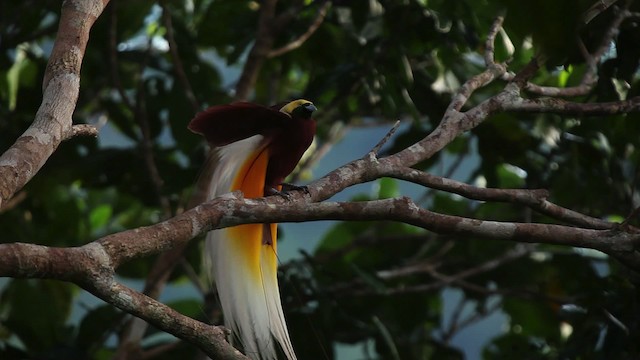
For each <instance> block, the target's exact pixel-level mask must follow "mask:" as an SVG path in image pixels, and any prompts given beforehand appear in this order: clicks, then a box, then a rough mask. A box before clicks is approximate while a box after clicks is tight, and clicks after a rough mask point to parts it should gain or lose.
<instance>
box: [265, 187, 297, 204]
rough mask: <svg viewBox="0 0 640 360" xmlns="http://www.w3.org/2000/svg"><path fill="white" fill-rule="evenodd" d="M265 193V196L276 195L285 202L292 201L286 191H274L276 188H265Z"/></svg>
mask: <svg viewBox="0 0 640 360" xmlns="http://www.w3.org/2000/svg"><path fill="white" fill-rule="evenodd" d="M265 193H266V194H267V195H278V196H281V197H282V198H284V199H285V200H287V201H291V200H293V199H292V198H291V194H289V193H288V192H286V191H280V190H278V189H276V188H272V187H270V188H267V189H266V191H265Z"/></svg>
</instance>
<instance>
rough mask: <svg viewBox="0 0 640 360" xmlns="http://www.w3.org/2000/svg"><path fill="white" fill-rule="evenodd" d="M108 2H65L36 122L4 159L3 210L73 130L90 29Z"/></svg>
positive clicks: (0, 162)
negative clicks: (73, 115) (7, 201)
mask: <svg viewBox="0 0 640 360" xmlns="http://www.w3.org/2000/svg"><path fill="white" fill-rule="evenodd" d="M108 2H109V1H108V0H102V1H99V0H93V1H89V0H87V1H84V0H69V1H65V2H64V3H63V4H62V12H61V14H60V25H59V28H58V33H57V36H56V41H55V43H54V46H53V49H52V51H51V57H50V58H49V63H48V64H47V70H46V72H45V75H44V80H43V83H42V89H43V99H42V104H41V105H40V108H39V109H38V112H37V113H36V117H35V120H34V122H33V124H31V126H30V127H29V128H28V129H27V130H26V131H25V132H24V133H23V134H22V136H20V137H19V138H18V140H16V142H15V143H14V144H13V145H12V146H11V147H10V148H9V149H8V150H7V151H6V152H5V153H4V154H2V156H0V179H2V180H1V181H0V206H1V205H2V203H3V202H4V201H6V200H8V199H9V198H11V197H12V196H13V194H14V193H15V192H16V191H18V190H20V189H21V188H22V187H23V186H24V185H25V184H26V183H27V182H29V180H31V178H32V177H33V176H35V174H36V173H38V171H39V170H40V168H41V167H42V166H43V165H44V163H45V162H46V161H47V159H48V158H49V156H51V154H52V153H53V152H54V151H55V150H56V149H57V147H58V145H59V144H60V142H61V141H62V140H63V139H65V138H66V137H67V136H68V134H69V132H71V125H72V119H71V116H72V114H73V111H74V109H75V106H76V102H77V101H78V93H79V89H80V66H81V64H82V59H83V57H84V52H85V49H86V45H87V41H88V40H89V30H90V29H91V26H93V23H94V22H95V20H96V19H97V18H98V16H100V14H101V13H102V10H103V9H104V7H105V6H106V4H107V3H108Z"/></svg>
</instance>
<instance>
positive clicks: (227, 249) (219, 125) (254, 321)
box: [189, 100, 316, 360]
mask: <svg viewBox="0 0 640 360" xmlns="http://www.w3.org/2000/svg"><path fill="white" fill-rule="evenodd" d="M315 110H316V107H315V106H314V105H313V104H312V103H311V102H310V101H307V100H295V101H292V102H289V103H286V104H284V105H276V106H273V107H265V106H261V105H256V104H252V103H248V102H238V103H232V104H229V105H221V106H214V107H211V108H209V109H207V110H205V111H204V112H201V113H199V114H197V115H196V117H195V118H194V119H193V120H191V122H190V123H189V129H190V130H191V131H193V132H195V133H198V134H202V135H203V136H204V137H205V139H206V140H207V141H208V142H209V144H210V146H211V151H212V153H211V156H210V161H211V162H212V164H213V165H212V170H213V171H212V173H211V175H210V185H209V189H208V196H207V198H208V199H211V198H214V197H216V196H218V195H221V194H225V193H228V192H231V191H236V190H240V191H242V192H243V193H244V196H245V197H246V198H255V197H262V196H266V195H271V194H274V193H278V192H279V191H280V190H281V185H282V183H283V181H284V179H285V178H286V177H287V176H288V175H289V174H290V173H291V172H292V171H293V170H294V168H295V167H296V165H297V164H298V161H300V158H301V157H302V155H303V154H304V152H305V151H306V150H307V148H308V147H309V146H310V145H311V142H312V141H313V137H314V135H315V131H316V123H315V121H314V120H313V119H312V118H311V115H312V113H313V112H314V111H315ZM210 170H211V169H210ZM276 231H277V226H276V224H246V225H239V226H235V227H232V228H226V229H220V230H214V231H211V232H209V233H208V234H207V239H206V243H205V251H206V253H205V264H207V266H208V267H209V269H210V271H211V274H212V275H213V279H214V280H215V282H216V286H217V288H218V294H219V298H220V303H221V306H222V312H223V315H224V319H225V325H226V326H227V327H229V328H230V329H231V330H232V331H233V333H234V334H235V336H236V337H237V338H238V339H239V340H240V341H241V343H242V345H243V347H244V350H245V353H246V355H247V356H249V357H250V358H252V359H276V358H277V355H276V354H277V348H276V344H275V342H274V341H273V340H274V339H275V340H276V341H277V342H278V343H279V346H280V348H281V349H282V352H284V354H285V355H286V356H287V358H288V359H289V360H293V359H296V356H295V353H294V351H293V347H292V345H291V340H290V339H289V333H288V331H287V325H286V323H285V319H284V315H283V312H282V305H281V302H280V291H279V290H278V280H277V266H278V261H277V254H276V251H277V246H276Z"/></svg>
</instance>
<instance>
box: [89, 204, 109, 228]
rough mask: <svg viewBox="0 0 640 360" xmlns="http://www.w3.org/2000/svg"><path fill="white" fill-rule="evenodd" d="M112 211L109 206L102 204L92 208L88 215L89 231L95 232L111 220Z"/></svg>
mask: <svg viewBox="0 0 640 360" xmlns="http://www.w3.org/2000/svg"><path fill="white" fill-rule="evenodd" d="M112 214H113V209H112V208H111V205H109V204H104V205H100V206H98V207H96V208H94V209H93V210H92V211H91V214H90V215H89V223H90V224H91V230H92V231H94V232H95V231H96V230H99V229H101V228H102V227H104V226H106V225H107V223H109V220H110V219H111V216H112Z"/></svg>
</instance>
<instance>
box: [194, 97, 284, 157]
mask: <svg viewBox="0 0 640 360" xmlns="http://www.w3.org/2000/svg"><path fill="white" fill-rule="evenodd" d="M288 120H290V117H289V116H288V115H286V114H284V113H282V112H280V111H278V110H276V109H271V108H268V107H266V106H262V105H257V104H252V103H248V102H237V103H233V104H229V105H219V106H213V107H210V108H208V109H207V110H205V111H203V112H201V113H198V114H197V115H196V117H195V118H193V120H191V122H190V123H189V126H188V128H189V130H191V131H193V132H195V133H198V134H202V135H203V136H204V137H205V139H207V141H208V142H209V143H210V144H211V145H212V146H223V145H227V144H230V143H232V142H235V141H239V140H242V139H246V138H248V137H251V136H254V135H267V134H269V133H271V132H273V131H274V130H278V129H284V128H285V126H286V123H287V121H288Z"/></svg>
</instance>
